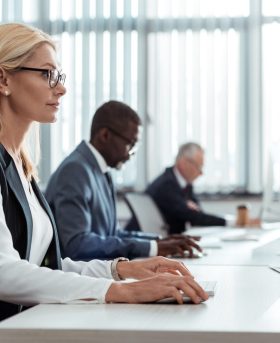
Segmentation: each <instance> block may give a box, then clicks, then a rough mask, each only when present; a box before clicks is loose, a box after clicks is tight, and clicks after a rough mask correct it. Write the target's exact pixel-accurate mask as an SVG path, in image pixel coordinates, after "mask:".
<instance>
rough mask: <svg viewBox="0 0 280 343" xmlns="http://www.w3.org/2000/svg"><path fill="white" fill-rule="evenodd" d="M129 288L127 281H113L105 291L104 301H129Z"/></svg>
mask: <svg viewBox="0 0 280 343" xmlns="http://www.w3.org/2000/svg"><path fill="white" fill-rule="evenodd" d="M130 288H131V287H129V283H125V282H123V283H121V282H113V283H112V284H111V286H110V287H109V289H108V291H107V293H106V296H105V301H106V303H129V302H130V295H129V294H130V291H129V289H130Z"/></svg>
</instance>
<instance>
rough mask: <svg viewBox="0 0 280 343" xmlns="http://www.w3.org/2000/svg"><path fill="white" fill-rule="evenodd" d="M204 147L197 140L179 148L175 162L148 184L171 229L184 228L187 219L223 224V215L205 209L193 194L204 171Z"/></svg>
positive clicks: (200, 223) (206, 223) (150, 193)
mask: <svg viewBox="0 0 280 343" xmlns="http://www.w3.org/2000/svg"><path fill="white" fill-rule="evenodd" d="M203 163H204V151H203V149H202V148H201V146H200V145H198V144H196V143H186V144H184V145H182V146H181V147H180V148H179V151H178V154H177V157H176V161H175V164H174V166H172V167H170V168H167V169H166V170H165V171H164V173H163V174H161V175H160V176H158V177H157V178H156V179H155V180H154V181H153V182H152V183H151V184H150V185H149V186H148V188H147V190H146V193H148V194H149V195H150V196H151V197H152V198H153V199H154V201H155V202H156V204H157V205H158V207H159V209H160V211H161V212H162V214H163V216H164V218H165V220H166V222H167V224H168V225H169V230H170V231H169V232H170V233H180V232H183V231H185V227H186V223H190V224H191V225H192V226H224V225H226V221H225V219H223V218H220V217H217V216H214V215H210V214H207V213H205V212H203V210H202V209H201V207H200V204H199V201H198V199H197V198H196V196H195V195H194V192H193V187H192V184H193V182H194V181H195V180H196V179H197V178H198V177H199V176H200V175H201V174H202V171H203Z"/></svg>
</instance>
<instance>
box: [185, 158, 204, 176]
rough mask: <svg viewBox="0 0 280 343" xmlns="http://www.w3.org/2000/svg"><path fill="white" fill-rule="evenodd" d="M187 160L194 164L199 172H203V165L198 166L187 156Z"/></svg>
mask: <svg viewBox="0 0 280 343" xmlns="http://www.w3.org/2000/svg"><path fill="white" fill-rule="evenodd" d="M187 161H189V162H190V163H191V164H192V165H193V166H194V168H195V169H196V170H197V172H198V173H199V174H203V166H199V165H198V164H197V163H196V162H195V161H194V160H192V159H191V158H188V157H187Z"/></svg>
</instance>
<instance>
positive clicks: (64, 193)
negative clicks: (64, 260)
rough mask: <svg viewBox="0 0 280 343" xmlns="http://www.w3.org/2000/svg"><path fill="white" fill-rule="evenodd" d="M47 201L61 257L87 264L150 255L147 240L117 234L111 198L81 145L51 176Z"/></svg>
mask: <svg viewBox="0 0 280 343" xmlns="http://www.w3.org/2000/svg"><path fill="white" fill-rule="evenodd" d="M46 198H47V200H48V202H49V204H50V207H51V209H52V211H53V214H54V217H55V220H56V224H57V228H58V234H59V238H60V242H61V247H62V255H63V256H64V257H66V256H68V257H71V258H72V259H74V260H85V261H87V260H91V259H93V258H98V259H108V258H115V257H118V256H125V257H128V258H134V257H144V256H148V255H149V250H150V241H149V239H147V237H145V239H143V238H139V237H136V236H135V235H138V236H139V234H137V233H129V232H126V231H121V230H117V221H116V209H115V199H114V195H113V194H112V191H111V189H110V187H109V185H108V182H107V180H106V177H105V176H104V174H103V173H102V171H101V169H100V167H99V165H98V163H97V161H96V159H95V157H94V155H93V153H92V152H91V151H90V149H89V147H88V146H87V144H86V143H85V142H84V141H83V142H81V143H80V144H79V145H78V147H77V148H76V149H75V150H74V151H73V152H72V153H71V154H70V155H69V156H68V157H67V158H66V159H65V160H64V161H63V162H62V163H61V165H60V166H59V167H58V169H57V170H56V171H55V173H54V174H53V175H52V177H51V179H50V181H49V184H48V187H47V190H46ZM150 238H155V236H151V237H150Z"/></svg>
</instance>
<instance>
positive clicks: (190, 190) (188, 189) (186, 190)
mask: <svg viewBox="0 0 280 343" xmlns="http://www.w3.org/2000/svg"><path fill="white" fill-rule="evenodd" d="M183 192H184V194H185V197H186V198H191V197H192V194H193V186H192V184H191V183H188V184H187V186H186V187H185V188H183Z"/></svg>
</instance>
